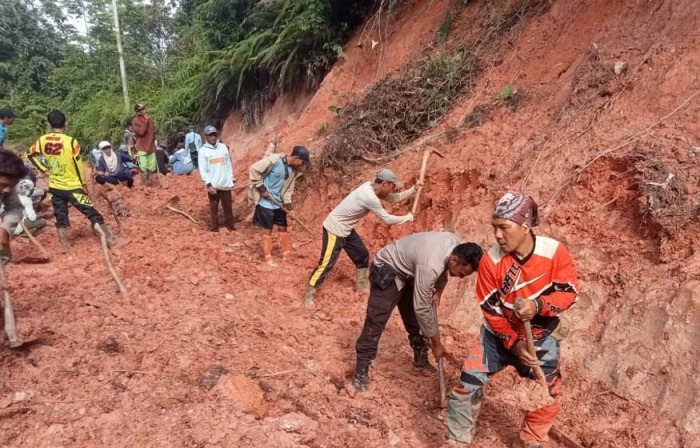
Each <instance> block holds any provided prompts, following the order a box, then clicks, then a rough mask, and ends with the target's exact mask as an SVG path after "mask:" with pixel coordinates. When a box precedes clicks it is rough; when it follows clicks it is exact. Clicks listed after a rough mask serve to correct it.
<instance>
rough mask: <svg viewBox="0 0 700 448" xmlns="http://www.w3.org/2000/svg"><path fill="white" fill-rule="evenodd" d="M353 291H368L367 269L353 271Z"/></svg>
mask: <svg viewBox="0 0 700 448" xmlns="http://www.w3.org/2000/svg"><path fill="white" fill-rule="evenodd" d="M355 289H356V290H357V292H367V291H369V268H358V269H355Z"/></svg>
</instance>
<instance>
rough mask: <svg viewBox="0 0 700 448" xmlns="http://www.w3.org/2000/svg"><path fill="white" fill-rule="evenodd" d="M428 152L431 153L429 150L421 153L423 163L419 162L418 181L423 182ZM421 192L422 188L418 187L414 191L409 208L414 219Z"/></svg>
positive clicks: (428, 156)
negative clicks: (414, 194)
mask: <svg viewBox="0 0 700 448" xmlns="http://www.w3.org/2000/svg"><path fill="white" fill-rule="evenodd" d="M430 152H431V150H430V149H428V150H426V151H425V152H424V153H423V161H422V162H421V165H420V174H419V177H418V179H419V180H420V181H424V180H425V171H426V169H427V168H428V159H429V158H430ZM421 191H423V187H418V188H417V189H416V196H415V198H414V199H413V207H411V213H412V214H413V217H414V218H415V216H416V212H418V202H419V201H420V194H421Z"/></svg>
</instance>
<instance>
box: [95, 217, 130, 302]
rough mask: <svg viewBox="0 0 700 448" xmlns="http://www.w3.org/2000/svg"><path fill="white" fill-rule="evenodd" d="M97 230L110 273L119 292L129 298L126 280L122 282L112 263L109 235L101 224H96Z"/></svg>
mask: <svg viewBox="0 0 700 448" xmlns="http://www.w3.org/2000/svg"><path fill="white" fill-rule="evenodd" d="M95 231H96V232H97V233H98V234H99V235H100V243H101V245H102V254H103V255H104V258H105V263H107V269H108V270H109V273H110V274H112V278H114V281H115V282H116V283H117V286H118V287H119V292H121V293H122V296H124V298H128V297H129V291H128V290H127V289H126V286H125V285H124V282H122V279H121V278H120V277H119V273H118V272H117V270H116V269H115V268H114V265H113V264H112V260H111V259H110V258H109V248H108V247H107V236H106V235H105V232H104V230H102V226H100V225H99V224H98V225H96V226H95Z"/></svg>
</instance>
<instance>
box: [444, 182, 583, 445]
mask: <svg viewBox="0 0 700 448" xmlns="http://www.w3.org/2000/svg"><path fill="white" fill-rule="evenodd" d="M538 223H539V220H538V216H537V204H536V203H535V201H534V200H533V199H532V198H531V197H530V196H528V195H526V194H523V193H512V192H509V193H506V194H505V195H504V196H503V197H502V198H501V199H500V200H499V201H498V204H497V205H496V208H495V209H494V211H493V213H492V220H491V225H492V226H493V229H494V235H495V237H496V242H497V243H498V244H497V245H495V246H493V247H492V248H491V250H489V251H488V254H487V255H486V256H484V257H483V259H482V260H481V263H480V264H479V271H478V274H477V280H476V297H477V300H478V301H479V304H480V305H481V310H482V312H483V314H484V322H483V326H482V328H481V334H480V336H479V338H478V340H477V341H476V342H475V343H474V344H473V345H472V346H471V348H470V349H469V352H468V354H467V356H466V358H465V359H464V364H463V366H462V373H461V376H460V379H459V386H457V387H455V388H454V389H453V390H452V392H451V393H450V395H449V402H448V406H447V428H448V432H447V438H448V439H449V440H450V441H452V442H451V443H452V444H453V445H458V446H467V445H469V444H471V442H472V439H473V436H474V431H475V429H476V421H477V419H478V417H479V410H480V409H481V401H482V398H483V394H484V393H483V386H484V384H486V383H488V382H489V379H490V378H491V375H493V374H495V373H497V372H499V371H500V370H502V369H503V368H505V367H506V366H508V365H512V366H513V367H515V369H516V370H517V372H518V374H520V375H521V376H524V377H529V378H532V379H534V378H535V374H534V369H535V368H537V367H541V368H542V372H543V373H544V375H545V378H546V381H547V387H548V389H549V394H550V395H551V396H552V397H553V398H555V402H554V403H553V404H551V405H549V406H545V407H542V408H539V409H536V410H534V411H531V412H529V413H527V414H526V415H525V419H524V420H523V423H522V426H521V428H520V442H521V445H520V446H523V447H526V448H542V447H544V443H545V442H546V441H547V440H548V436H547V434H548V433H549V430H550V429H551V428H552V425H553V424H554V421H555V420H556V418H557V414H558V413H559V408H560V403H559V399H558V398H557V397H558V395H559V393H560V392H561V381H562V380H561V372H560V370H559V355H560V347H559V341H560V340H561V339H563V337H564V336H566V334H568V325H566V323H567V322H566V321H565V320H564V321H562V317H561V313H562V312H563V311H565V310H567V309H568V308H569V307H570V306H571V305H573V304H574V303H576V301H577V300H578V278H577V276H576V267H575V266H574V263H573V261H572V260H571V255H569V251H568V250H567V249H566V247H564V245H563V244H561V243H560V242H558V241H556V240H554V239H552V238H547V237H543V236H535V234H534V233H533V232H532V228H533V227H535V226H537V225H538ZM517 299H521V300H517ZM516 301H517V302H516ZM516 303H522V305H521V306H520V307H518V306H517V305H516ZM525 321H530V323H531V326H532V336H533V339H534V343H535V348H536V350H537V356H533V355H531V354H530V352H529V351H528V349H527V343H526V341H525V330H524V326H523V322H525ZM562 322H563V324H562ZM564 328H566V330H565V329H564Z"/></svg>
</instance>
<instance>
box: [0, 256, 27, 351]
mask: <svg viewBox="0 0 700 448" xmlns="http://www.w3.org/2000/svg"><path fill="white" fill-rule="evenodd" d="M5 285H9V283H7V275H6V274H5V266H3V265H2V263H0V286H2V295H3V305H4V307H5V333H7V339H9V341H10V347H11V348H17V347H19V346H21V345H22V343H21V342H19V339H17V324H16V322H15V308H14V306H13V305H12V297H10V291H9V290H8V289H7V288H6V287H5Z"/></svg>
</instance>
